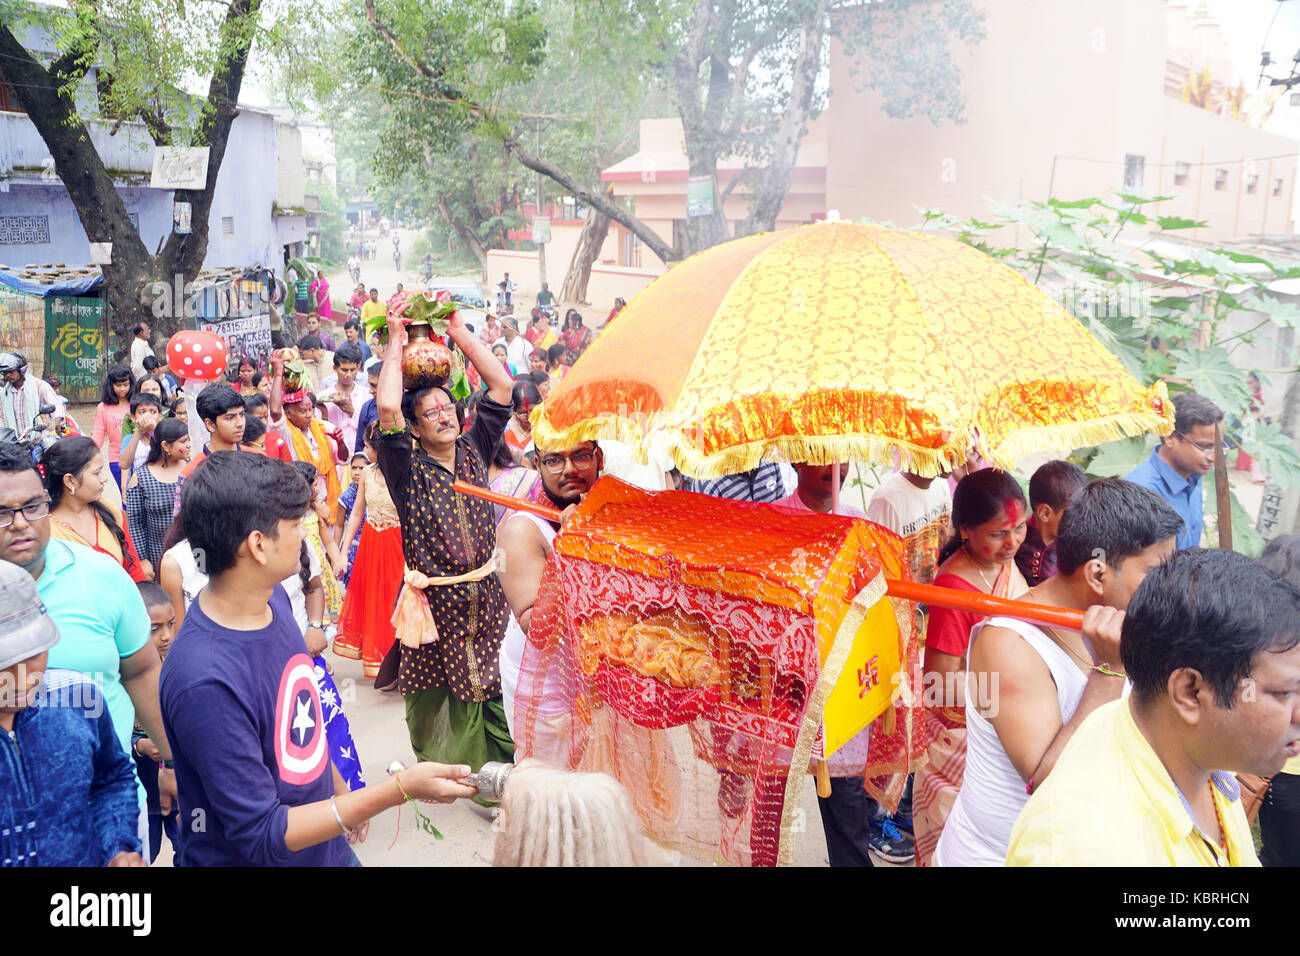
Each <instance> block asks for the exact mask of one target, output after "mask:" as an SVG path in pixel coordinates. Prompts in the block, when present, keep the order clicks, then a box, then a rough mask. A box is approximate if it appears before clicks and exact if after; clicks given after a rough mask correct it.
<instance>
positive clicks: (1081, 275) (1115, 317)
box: [921, 193, 1300, 553]
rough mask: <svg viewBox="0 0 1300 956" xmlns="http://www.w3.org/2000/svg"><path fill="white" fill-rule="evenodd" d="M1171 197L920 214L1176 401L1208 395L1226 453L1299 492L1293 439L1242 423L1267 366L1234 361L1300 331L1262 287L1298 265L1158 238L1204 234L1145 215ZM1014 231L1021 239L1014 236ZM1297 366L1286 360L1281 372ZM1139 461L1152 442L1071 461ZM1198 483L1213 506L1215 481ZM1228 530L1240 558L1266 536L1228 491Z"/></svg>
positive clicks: (1292, 315) (1276, 428) (1293, 311)
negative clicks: (1245, 323) (1247, 349)
mask: <svg viewBox="0 0 1300 956" xmlns="http://www.w3.org/2000/svg"><path fill="white" fill-rule="evenodd" d="M1171 198H1172V197H1170V196H1154V197H1150V196H1140V195H1135V194H1128V193H1120V194H1117V195H1116V196H1115V197H1114V198H1112V199H1102V198H1097V197H1089V198H1084V199H1077V200H1072V201H1065V200H1059V199H1052V200H1049V201H1048V202H1028V203H1024V204H1022V205H1020V206H1008V205H1004V204H997V205H995V206H994V207H993V213H992V215H991V217H990V218H989V219H988V220H981V219H976V218H969V219H955V218H952V217H950V216H947V215H945V214H944V213H943V212H942V211H939V210H922V211H921V212H922V216H923V217H924V220H925V226H926V227H927V228H942V229H945V230H947V231H949V232H951V233H952V234H953V235H955V236H956V237H957V238H958V239H960V240H961V241H963V242H965V243H967V244H969V245H972V246H974V247H975V248H977V249H980V250H982V251H984V252H986V253H988V254H989V255H991V256H993V257H994V258H996V259H1000V260H1002V261H1003V262H1005V263H1007V264H1008V265H1010V266H1012V267H1013V268H1015V269H1016V270H1017V271H1019V272H1020V273H1022V274H1023V275H1025V276H1026V277H1027V278H1029V279H1030V280H1031V281H1033V282H1034V283H1035V284H1038V285H1043V286H1045V287H1048V288H1050V289H1051V290H1052V291H1053V292H1054V293H1056V294H1058V295H1060V296H1061V299H1062V304H1063V305H1064V306H1065V307H1066V308H1067V309H1068V310H1069V311H1070V313H1071V314H1072V315H1074V316H1075V317H1076V318H1078V319H1079V320H1080V321H1081V322H1083V323H1084V325H1086V326H1087V327H1088V329H1089V330H1090V331H1091V332H1092V333H1093V334H1094V335H1096V336H1097V338H1098V339H1099V340H1100V341H1101V342H1102V343H1103V344H1104V345H1105V346H1106V347H1107V348H1108V349H1110V351H1111V352H1113V353H1114V354H1115V356H1116V357H1117V358H1118V359H1119V360H1120V361H1121V362H1122V363H1123V364H1124V366H1125V367H1126V368H1127V369H1128V370H1129V371H1130V372H1132V373H1133V375H1134V376H1135V377H1136V378H1137V379H1138V380H1139V381H1141V382H1142V383H1143V384H1147V385H1150V384H1153V383H1155V382H1156V381H1161V380H1163V381H1165V382H1166V383H1167V384H1168V386H1169V389H1170V391H1171V392H1172V393H1177V392H1178V391H1180V390H1191V391H1195V392H1198V393H1199V394H1201V395H1204V396H1205V397H1206V398H1209V399H1210V400H1211V401H1213V402H1214V403H1215V404H1216V405H1218V406H1219V408H1221V409H1222V410H1223V412H1224V414H1225V416H1226V417H1227V419H1228V420H1229V421H1230V422H1240V423H1241V425H1240V427H1239V428H1237V429H1233V432H1234V434H1232V435H1230V437H1229V442H1230V444H1231V445H1232V446H1235V447H1240V448H1241V449H1243V450H1244V451H1245V452H1246V453H1247V454H1249V455H1252V456H1253V457H1255V458H1256V459H1258V461H1259V464H1260V468H1261V469H1262V470H1263V471H1264V472H1266V473H1267V474H1269V475H1271V476H1272V477H1273V478H1274V479H1275V480H1276V481H1277V482H1278V483H1279V485H1281V486H1282V487H1283V488H1284V489H1286V488H1294V487H1300V454H1297V452H1296V449H1295V445H1294V437H1295V436H1294V435H1289V434H1285V433H1284V432H1283V431H1282V426H1281V425H1280V424H1278V423H1269V424H1265V425H1256V424H1255V422H1254V421H1253V420H1252V418H1251V416H1250V403H1251V399H1252V396H1251V392H1250V389H1249V388H1248V386H1247V384H1246V383H1247V377H1248V375H1250V374H1251V373H1254V374H1255V375H1257V376H1258V377H1259V378H1260V379H1261V380H1263V381H1267V377H1268V375H1269V371H1270V370H1268V369H1261V368H1255V367H1252V366H1251V364H1250V363H1248V362H1246V361H1244V360H1243V358H1242V356H1243V355H1244V353H1243V352H1242V349H1243V347H1244V346H1247V345H1249V344H1251V343H1253V342H1255V341H1257V340H1258V339H1259V338H1260V336H1263V335H1266V334H1268V329H1269V326H1273V327H1274V328H1277V329H1290V330H1295V329H1297V328H1300V309H1297V308H1296V307H1295V306H1294V305H1292V304H1290V303H1287V302H1283V301H1280V300H1279V299H1277V298H1275V297H1274V296H1273V295H1272V294H1271V293H1270V292H1269V288H1268V287H1269V285H1270V284H1271V283H1273V282H1276V281H1277V280H1279V279H1294V278H1300V267H1296V266H1294V265H1290V264H1287V265H1283V264H1279V263H1274V262H1272V261H1270V260H1268V259H1264V258H1261V257H1259V256H1254V255H1248V254H1244V253H1241V252H1237V251H1235V250H1232V249H1226V248H1214V247H1208V248H1207V247H1203V246H1200V245H1194V244H1191V243H1179V242H1171V243H1162V242H1160V240H1161V239H1164V238H1165V237H1168V236H1171V235H1172V236H1176V234H1177V233H1178V232H1180V231H1183V230H1187V229H1194V228H1205V227H1206V223H1204V222H1197V221H1195V220H1191V219H1186V218H1182V217H1179V216H1161V215H1159V214H1157V213H1156V212H1154V211H1152V207H1153V206H1156V204H1158V203H1161V202H1166V201H1168V200H1170V199H1171ZM1017 232H1018V233H1019V234H1020V235H1021V236H1022V240H1021V241H1020V242H1019V243H1017V242H1015V241H1014V240H1013V239H1012V238H1011V237H1012V236H1013V235H1014V234H1016V233H1017ZM1024 236H1029V237H1032V238H1031V239H1029V240H1025V239H1024V238H1023V237H1024ZM1003 243H1008V244H1006V245H1003ZM1242 314H1252V315H1255V316H1257V317H1258V318H1257V320H1256V321H1255V323H1254V325H1253V326H1251V327H1250V328H1247V329H1243V330H1240V331H1238V330H1237V329H1236V328H1235V327H1234V323H1233V321H1232V320H1233V319H1235V318H1237V317H1239V316H1240V315H1242ZM1295 364H1296V356H1295V354H1294V353H1293V352H1292V353H1289V354H1288V362H1287V366H1288V367H1287V368H1286V369H1285V371H1291V370H1293V369H1294V366H1295ZM1275 371H1276V370H1275ZM1147 454H1149V448H1148V442H1147V441H1146V440H1145V439H1143V438H1134V439H1124V440H1122V441H1117V442H1110V443H1108V444H1106V445H1102V446H1099V447H1097V448H1090V449H1084V450H1082V451H1081V452H1080V453H1079V458H1080V461H1081V463H1083V464H1084V465H1085V466H1086V467H1087V469H1088V470H1089V472H1090V473H1091V474H1094V475H1096V476H1098V477H1104V476H1110V475H1117V474H1118V475H1122V474H1126V473H1127V472H1128V471H1129V470H1131V469H1132V468H1133V467H1135V466H1136V465H1137V464H1138V463H1139V462H1140V461H1141V460H1142V459H1143V458H1145V457H1146V456H1147ZM1205 484H1206V493H1207V504H1208V506H1210V507H1212V506H1213V505H1214V504H1215V499H1214V493H1213V483H1212V482H1206V483H1205ZM1232 529H1233V534H1234V536H1235V539H1236V540H1237V542H1238V543H1239V546H1240V548H1241V550H1244V551H1247V552H1250V553H1258V551H1259V549H1260V548H1261V547H1262V545H1263V542H1262V539H1260V537H1259V535H1258V534H1257V533H1256V532H1255V530H1254V526H1253V522H1252V521H1251V520H1250V519H1249V516H1248V515H1247V513H1246V510H1245V508H1243V507H1242V506H1241V504H1240V502H1239V501H1237V499H1236V496H1235V494H1234V496H1233V520H1232Z"/></svg>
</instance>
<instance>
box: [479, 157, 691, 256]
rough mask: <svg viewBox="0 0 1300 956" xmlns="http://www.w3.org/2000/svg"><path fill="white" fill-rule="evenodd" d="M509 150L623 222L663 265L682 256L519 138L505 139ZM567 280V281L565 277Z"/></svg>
mask: <svg viewBox="0 0 1300 956" xmlns="http://www.w3.org/2000/svg"><path fill="white" fill-rule="evenodd" d="M505 148H506V152H508V153H510V155H512V156H513V157H514V158H515V159H517V160H519V162H521V163H522V164H523V165H525V166H527V167H528V168H529V169H531V170H532V171H533V172H535V173H541V174H542V175H543V176H546V177H547V178H549V179H552V180H554V181H555V182H557V183H559V184H560V185H561V186H563V187H564V188H565V191H567V192H569V193H571V194H572V195H574V196H577V197H578V198H579V199H581V200H582V201H583V202H585V203H586V204H587V205H588V206H591V207H592V209H593V210H595V211H597V212H600V213H602V214H603V215H605V216H606V217H608V218H609V219H612V220H614V221H615V222H618V223H622V224H623V225H624V226H626V227H627V228H628V229H630V230H632V232H633V233H635V234H636V236H637V237H638V238H639V239H640V240H641V241H642V242H644V243H645V244H646V248H647V249H649V250H650V251H651V252H653V253H654V254H655V255H657V256H658V257H659V258H660V259H661V260H663V262H664V264H665V265H667V264H669V263H673V262H676V261H677V260H678V259H680V258H682V255H681V252H680V250H678V249H674V248H673V247H672V246H670V245H668V243H666V242H664V241H663V239H661V238H660V237H659V233H657V232H655V231H654V230H653V229H651V228H650V227H649V226H648V225H646V224H645V223H644V222H642V221H641V220H640V219H638V218H637V217H636V216H634V215H632V214H631V213H630V212H628V211H627V210H626V209H624V208H623V207H622V206H620V205H619V204H618V203H616V202H614V201H613V200H612V199H606V198H605V197H604V196H603V195H601V194H600V193H598V192H596V191H595V190H592V189H588V188H587V187H586V186H584V185H582V184H581V183H580V182H578V180H576V179H575V178H574V177H573V176H571V175H570V174H569V173H568V172H566V171H565V170H562V169H559V168H558V167H556V166H552V165H551V164H550V163H548V162H546V161H545V160H543V159H541V158H539V157H537V156H534V155H532V154H531V153H529V152H528V151H527V150H525V149H524V148H523V147H522V146H521V145H520V144H519V143H518V141H516V140H513V139H509V140H506V142H505ZM566 281H567V280H566Z"/></svg>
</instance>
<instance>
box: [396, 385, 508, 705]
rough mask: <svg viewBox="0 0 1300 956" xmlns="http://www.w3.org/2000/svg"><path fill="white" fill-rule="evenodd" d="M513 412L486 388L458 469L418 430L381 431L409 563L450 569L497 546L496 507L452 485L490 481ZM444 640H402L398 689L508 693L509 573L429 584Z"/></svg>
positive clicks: (482, 560) (475, 561)
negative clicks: (412, 643)
mask: <svg viewBox="0 0 1300 956" xmlns="http://www.w3.org/2000/svg"><path fill="white" fill-rule="evenodd" d="M509 420H510V407H509V406H507V405H501V404H499V403H497V402H495V401H493V400H492V399H490V398H488V397H487V396H484V397H483V399H482V401H481V402H479V405H478V410H477V413H476V414H475V416H474V423H473V425H471V426H470V428H469V429H468V430H467V431H466V432H465V433H464V434H463V435H461V436H460V437H459V438H457V439H456V473H455V474H454V475H453V474H452V473H451V472H450V471H448V470H447V469H446V468H444V467H442V466H441V465H439V464H438V463H437V462H435V461H434V460H433V458H432V457H430V456H429V454H428V453H427V452H425V451H424V449H422V448H421V447H420V446H419V443H418V442H416V441H415V440H414V439H413V438H412V437H411V434H410V432H409V431H406V432H401V433H399V434H394V435H385V434H382V433H381V434H379V435H378V436H377V437H378V441H377V442H376V445H377V450H378V453H379V470H380V472H381V473H382V474H383V476H384V479H385V480H386V481H387V483H388V490H389V493H390V494H391V495H392V498H393V504H394V505H395V506H396V508H397V517H398V520H399V521H400V522H401V525H402V552H403V555H404V556H405V558H406V564H407V566H408V567H410V568H413V569H414V570H416V571H420V572H421V573H423V574H427V575H429V576H430V577H450V576H453V575H458V574H465V573H467V572H469V571H473V570H475V569H477V568H480V567H482V566H483V565H484V564H486V563H487V562H488V560H489V559H490V558H491V557H492V552H493V551H494V550H495V549H496V521H495V516H494V514H493V510H492V505H491V504H489V503H488V502H486V501H484V500H483V499H481V498H475V497H472V496H470V495H463V494H460V493H459V492H456V491H454V490H453V489H452V482H454V481H457V480H460V481H465V482H469V483H471V484H475V485H480V486H483V487H487V484H488V469H487V463H488V462H489V461H490V460H491V458H492V454H493V451H494V450H495V448H496V445H497V442H499V441H500V440H501V436H502V434H503V433H504V432H505V428H506V423H507V422H509ZM425 593H426V595H427V596H428V598H429V609H430V611H431V612H432V613H433V620H434V624H435V625H437V628H438V640H436V641H434V642H433V643H432V644H424V645H422V646H420V647H418V648H410V647H402V648H401V655H402V657H401V668H400V670H399V671H398V678H397V679H398V689H399V690H400V691H401V692H402V693H403V694H415V693H418V692H420V691H424V690H429V689H430V688H433V687H447V688H449V689H450V690H451V692H452V694H453V696H455V697H456V699H457V700H462V701H466V702H470V703H480V702H482V701H486V700H491V699H492V698H494V697H500V696H501V670H500V664H499V657H500V651H501V641H502V638H503V637H504V636H505V631H506V623H507V621H508V620H509V616H510V610H509V606H508V605H507V604H506V596H505V592H504V591H503V590H502V589H501V581H500V579H499V578H498V577H497V575H495V574H489V575H488V576H487V577H485V578H483V579H482V580H479V581H466V582H464V583H462V584H451V585H446V586H434V587H430V588H428V590H427V591H426V592H425Z"/></svg>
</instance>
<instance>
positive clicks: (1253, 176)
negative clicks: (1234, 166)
mask: <svg viewBox="0 0 1300 956" xmlns="http://www.w3.org/2000/svg"><path fill="white" fill-rule="evenodd" d="M1258 184H1259V173H1247V174H1246V192H1248V193H1253V192H1254V191H1255V187H1256V186H1257V185H1258Z"/></svg>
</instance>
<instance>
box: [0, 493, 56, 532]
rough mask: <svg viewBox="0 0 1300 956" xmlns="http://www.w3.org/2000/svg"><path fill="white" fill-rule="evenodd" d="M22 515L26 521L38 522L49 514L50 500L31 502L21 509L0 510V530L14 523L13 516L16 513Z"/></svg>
mask: <svg viewBox="0 0 1300 956" xmlns="http://www.w3.org/2000/svg"><path fill="white" fill-rule="evenodd" d="M20 511H21V512H22V513H23V517H24V518H26V519H27V520H28V521H39V520H40V519H41V518H44V517H45V516H46V515H47V514H49V513H50V499H49V498H46V499H45V500H44V501H33V502H32V503H31V504H29V505H23V506H22V507H21V508H0V528H7V527H9V526H10V525H11V524H13V523H14V515H15V514H17V513H18V512H20Z"/></svg>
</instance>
